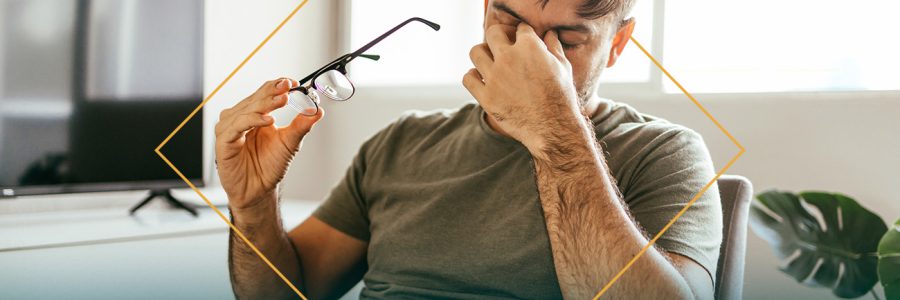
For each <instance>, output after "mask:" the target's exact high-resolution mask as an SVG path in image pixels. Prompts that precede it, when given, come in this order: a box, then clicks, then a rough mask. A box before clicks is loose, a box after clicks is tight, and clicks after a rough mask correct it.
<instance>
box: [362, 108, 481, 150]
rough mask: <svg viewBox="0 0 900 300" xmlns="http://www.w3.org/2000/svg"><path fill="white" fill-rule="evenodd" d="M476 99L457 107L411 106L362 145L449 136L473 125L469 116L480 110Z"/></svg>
mask: <svg viewBox="0 0 900 300" xmlns="http://www.w3.org/2000/svg"><path fill="white" fill-rule="evenodd" d="M477 110H478V105H477V104H476V103H466V104H464V105H462V106H460V107H457V108H445V109H434V110H408V111H405V112H404V113H403V114H401V115H400V116H399V117H398V118H397V119H395V120H394V121H392V122H391V123H390V124H388V125H387V126H386V127H384V128H382V129H381V130H380V131H378V132H377V133H376V134H375V135H374V136H372V137H371V138H370V139H369V140H368V141H367V142H366V143H365V144H364V145H363V146H364V147H365V148H382V147H387V146H390V147H396V146H399V145H409V144H412V142H415V141H416V140H420V139H422V138H424V137H427V136H434V135H442V136H446V135H448V134H451V133H452V132H454V131H457V130H459V129H460V128H462V127H464V126H471V125H472V124H471V122H469V121H470V117H471V115H472V114H473V113H477Z"/></svg>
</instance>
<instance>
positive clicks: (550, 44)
mask: <svg viewBox="0 0 900 300" xmlns="http://www.w3.org/2000/svg"><path fill="white" fill-rule="evenodd" d="M544 44H545V45H547V50H549V51H550V53H552V54H553V56H556V59H559V60H560V61H564V60H566V52H565V50H564V49H563V46H562V43H561V42H560V41H559V34H558V33H556V31H555V30H549V31H547V33H546V34H544Z"/></svg>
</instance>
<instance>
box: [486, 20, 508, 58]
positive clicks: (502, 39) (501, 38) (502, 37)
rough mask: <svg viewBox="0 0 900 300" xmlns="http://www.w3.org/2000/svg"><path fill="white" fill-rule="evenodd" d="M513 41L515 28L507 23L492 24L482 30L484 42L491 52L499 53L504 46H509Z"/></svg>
mask: <svg viewBox="0 0 900 300" xmlns="http://www.w3.org/2000/svg"><path fill="white" fill-rule="evenodd" d="M513 41H515V28H513V27H512V26H509V25H503V24H494V25H491V27H488V29H487V30H486V31H485V32H484V42H485V43H486V44H487V45H488V47H490V49H491V53H500V51H503V50H502V49H503V48H504V47H507V46H510V45H512V44H513Z"/></svg>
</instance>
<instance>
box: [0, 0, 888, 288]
mask: <svg viewBox="0 0 900 300" xmlns="http://www.w3.org/2000/svg"><path fill="white" fill-rule="evenodd" d="M4 1H9V0H4ZM299 2H300V1H286V0H271V1H266V2H265V3H261V2H249V1H237V0H216V1H206V3H205V4H204V6H203V10H204V21H203V22H204V29H203V30H204V32H203V35H202V36H203V45H204V46H203V54H204V55H203V81H202V85H203V91H204V95H209V93H211V92H212V91H213V90H215V89H216V88H217V87H218V85H219V84H220V83H221V82H222V80H224V79H225V78H226V77H227V76H228V75H229V74H230V73H231V72H232V71H233V70H234V68H235V67H236V66H237V65H238V64H239V63H241V62H242V60H243V59H244V58H245V57H246V56H247V55H248V54H249V53H250V52H251V51H253V50H254V48H255V47H256V46H257V45H258V44H259V42H260V41H262V40H263V39H264V38H265V37H266V35H268V34H269V33H270V32H271V30H272V29H273V28H274V27H276V26H277V25H278V24H279V23H280V22H281V21H282V20H283V19H284V17H285V16H287V15H288V14H289V13H290V12H291V10H293V9H294V8H295V7H296V6H297V5H298V4H299ZM27 3H28V5H27V6H28V7H31V8H30V10H29V11H28V13H31V14H42V13H48V11H52V6H56V5H58V3H57V2H56V1H28V2H27ZM49 3H52V4H49ZM42 5H44V6H42ZM47 5H49V6H50V7H49V8H48V6H47ZM482 9H483V7H482V3H481V1H451V0H440V1H438V0H431V1H413V0H386V1H362V0H339V1H310V2H308V4H307V5H306V6H305V7H304V8H303V9H301V10H300V11H299V12H298V13H297V15H296V16H294V17H293V19H291V20H290V21H289V22H287V23H286V24H285V25H284V27H283V28H282V29H281V31H280V32H279V33H278V34H276V35H275V36H274V37H272V39H271V40H270V41H269V42H268V44H266V45H265V46H264V47H263V48H262V49H260V50H259V52H258V53H257V54H256V55H255V56H254V57H253V58H252V59H251V60H250V61H248V62H247V64H246V65H244V67H243V68H242V69H241V70H240V71H239V72H237V73H236V74H235V75H234V77H232V78H231V79H230V81H229V82H228V84H226V85H224V86H223V87H221V89H219V90H218V92H217V94H216V95H215V97H213V98H212V100H211V101H210V102H209V103H207V104H206V106H205V107H204V110H203V112H202V113H203V128H204V136H203V140H204V143H203V148H204V156H205V158H204V161H203V163H204V164H203V170H206V171H205V172H204V178H205V179H206V180H207V182H208V185H210V186H211V189H215V186H216V185H217V179H216V178H215V173H214V172H212V170H213V167H212V159H211V155H210V153H212V148H211V147H212V142H213V136H212V134H210V133H211V132H212V128H213V126H214V124H215V122H216V121H217V119H218V114H219V112H220V111H221V110H222V109H224V108H227V107H230V106H232V105H234V104H236V103H237V102H238V101H240V100H241V99H243V98H244V97H246V96H247V95H249V94H251V93H252V92H253V91H255V90H256V89H257V88H258V87H259V85H260V84H262V83H263V82H264V81H266V80H271V79H274V78H277V77H279V76H288V77H292V78H295V79H299V78H300V77H303V76H305V75H307V74H308V73H310V72H312V71H314V70H315V69H316V68H318V67H320V66H321V65H323V64H325V63H327V62H329V61H331V60H332V59H334V58H335V57H337V56H339V55H342V54H344V53H347V52H350V51H352V50H354V49H356V48H357V47H359V46H361V45H363V44H364V43H366V42H368V41H369V40H371V39H373V38H374V37H376V36H378V35H379V34H381V33H382V32H384V31H386V30H387V29H389V28H390V27H392V26H394V25H396V24H398V23H399V22H401V21H403V20H405V19H407V18H409V17H412V16H418V17H423V18H426V19H429V20H431V21H434V22H436V23H439V24H440V25H441V26H442V29H441V30H440V31H439V32H434V31H432V30H431V29H429V28H427V27H426V26H419V25H420V24H411V25H410V26H407V27H405V28H403V29H402V30H400V31H399V32H397V33H396V34H395V35H393V36H391V38H389V39H386V40H385V41H383V42H382V43H380V44H379V45H378V46H376V47H375V48H373V49H372V50H371V51H369V53H375V54H380V55H381V60H380V61H378V62H372V61H368V60H356V61H354V63H353V64H351V69H350V73H349V77H350V78H351V80H353V82H354V83H355V85H356V88H357V94H356V95H355V96H354V97H353V99H351V100H350V101H347V102H334V101H328V100H324V101H323V104H322V106H323V107H324V109H325V110H326V116H325V118H324V119H323V121H322V122H321V123H320V124H318V125H317V127H316V128H315V129H314V130H313V133H312V134H311V135H309V136H308V137H307V139H306V140H305V141H304V144H303V148H302V150H301V152H300V154H299V156H298V158H297V159H296V160H295V162H294V164H293V165H292V167H291V169H290V171H289V174H288V176H287V178H286V180H285V182H284V184H283V188H284V190H283V194H284V196H285V198H286V199H292V200H288V201H289V202H290V201H298V202H303V201H307V202H309V201H311V202H315V201H320V200H321V199H323V198H324V197H325V196H326V195H327V194H328V192H329V190H330V189H331V188H332V186H333V185H334V184H335V183H336V182H337V181H338V180H339V179H340V178H341V176H343V174H344V173H345V170H346V168H347V166H348V164H349V162H350V159H351V158H352V157H353V155H355V153H356V151H357V149H358V147H359V145H360V144H361V143H362V142H363V141H364V140H366V139H367V138H368V137H370V136H371V135H372V134H374V133H375V132H377V131H378V130H379V129H381V128H383V127H384V126H386V125H387V124H388V123H390V122H391V121H392V120H394V119H395V118H397V117H398V116H399V115H400V114H401V113H402V112H404V111H407V110H412V109H419V110H431V109H439V108H454V107H458V106H460V105H462V104H463V103H465V102H467V101H472V98H471V96H470V95H469V94H468V93H467V92H466V90H465V89H464V88H463V87H462V85H461V84H460V82H461V79H462V76H463V74H464V73H465V72H466V70H468V69H469V68H470V67H471V63H470V62H469V59H468V50H469V48H471V47H472V46H473V45H475V44H477V43H479V42H480V41H481V40H482V28H481V24H482V18H483V17H482V16H483V14H482ZM897 11H900V3H898V2H896V1H876V0H863V1H854V2H846V1H831V0H828V1H813V0H792V1H787V2H785V1H775V0H760V1H732V0H727V1H712V0H686V1H678V2H669V3H666V2H665V1H663V0H638V4H637V7H636V8H635V10H634V12H633V16H634V17H635V18H636V20H637V28H636V30H635V37H636V39H637V40H638V41H640V42H641V43H642V44H643V45H644V46H645V47H647V48H648V50H650V51H651V53H652V54H653V55H654V56H655V57H656V58H658V59H660V60H661V61H662V63H663V64H664V66H665V67H666V68H667V69H668V70H669V71H670V72H671V73H672V74H673V75H674V76H675V78H676V79H678V80H679V81H680V82H681V83H682V84H683V86H684V87H685V88H686V89H687V90H688V91H690V92H692V93H693V94H694V95H695V96H696V97H697V99H698V100H699V101H700V102H701V103H703V105H704V106H705V107H706V108H707V109H708V110H709V112H710V113H711V114H712V115H714V116H715V117H716V118H717V119H718V120H719V121H720V122H721V123H722V124H723V125H724V126H725V127H726V128H727V129H728V130H729V131H730V132H731V133H732V134H733V135H734V136H735V137H736V138H737V139H738V140H739V141H740V142H741V143H742V144H743V145H744V146H745V147H746V148H747V152H746V154H745V155H744V156H743V157H741V159H740V160H738V161H737V163H736V164H734V165H733V167H731V169H729V170H728V172H727V173H728V174H737V175H742V176H746V177H747V178H749V179H750V180H751V181H752V182H753V185H754V189H755V190H756V191H757V192H760V191H764V190H768V189H774V188H777V189H786V190H793V191H800V190H824V191H833V192H841V193H844V194H847V195H850V196H852V197H854V198H856V199H857V200H858V201H859V202H860V203H861V204H862V205H864V206H865V207H868V208H869V209H871V210H872V211H874V212H875V213H876V214H878V215H880V216H881V217H882V218H883V219H884V220H885V221H886V222H889V223H893V221H894V220H895V219H897V218H898V217H900V201H898V200H897V199H900V190H898V189H897V186H898V184H900V181H898V178H900V177H898V176H897V169H898V168H900V155H897V153H898V150H900V134H898V132H900V119H898V116H900V76H897V74H896V71H895V70H898V69H900V57H898V56H897V54H896V53H900V41H898V39H896V38H893V37H892V36H895V35H896V31H897V30H898V29H900V19H898V18H896V17H895V16H894V15H893V14H894V13H895V12H897ZM8 12H9V11H2V10H0V16H2V18H3V19H6V18H8V17H9V16H7V15H4V14H5V13H8ZM25 20H26V21H27V18H25ZM23 22H25V21H23ZM30 25H35V24H30ZM0 26H12V25H11V24H8V22H0ZM3 32H4V29H3V28H2V27H0V34H2V33H3ZM38 36H40V35H38ZM44 38H46V39H47V40H50V41H52V40H53V38H54V36H53V34H52V32H46V33H45V35H44ZM165 43H166V42H161V44H160V45H157V47H159V48H160V49H165V47H166V45H165ZM0 57H3V56H2V55H0ZM4 63H6V64H9V63H10V62H3V61H2V60H0V69H3V68H2V67H3V64H4ZM11 76H15V75H14V74H3V73H0V83H4V82H9V81H8V80H6V81H4V77H6V78H9V77H11ZM603 81H604V84H603V86H602V88H601V91H600V95H601V96H603V97H606V98H610V99H613V100H616V101H620V102H624V103H627V104H629V105H632V106H634V107H635V108H637V109H638V110H639V111H641V112H644V113H648V114H652V115H656V116H659V117H662V118H665V119H668V120H670V121H672V122H675V123H680V124H683V125H686V126H688V127H690V128H692V129H694V130H696V131H698V132H700V133H701V134H702V135H703V137H704V139H705V141H706V143H707V146H708V147H709V149H710V152H711V154H712V157H713V159H714V162H715V164H716V168H717V169H719V168H722V167H724V165H725V164H726V163H727V162H728V161H729V160H730V159H731V158H732V157H733V156H734V155H735V154H736V153H737V152H738V148H737V147H735V146H734V145H733V144H732V143H731V142H730V141H729V140H728V139H727V137H726V136H725V135H724V134H723V133H722V132H720V131H719V129H718V128H717V127H716V126H715V125H714V124H713V123H712V122H711V121H710V120H709V119H707V118H706V117H705V116H704V114H703V113H702V112H701V111H700V110H699V109H698V108H697V107H696V106H695V105H694V104H693V103H691V102H690V100H689V99H688V98H687V97H685V96H684V95H683V94H682V93H681V91H680V90H678V88H677V87H675V86H674V85H673V84H672V83H671V82H670V81H669V80H668V79H667V78H665V77H664V76H663V74H662V73H661V72H660V71H659V70H658V69H657V68H656V67H655V66H653V65H652V64H651V63H650V61H649V60H648V59H647V58H646V57H645V56H644V55H643V53H641V52H639V51H638V50H637V48H636V47H634V45H628V47H627V48H626V53H625V54H623V57H622V59H621V61H620V62H619V63H618V64H617V65H616V66H615V67H613V68H611V69H608V70H606V71H605V73H604V74H603ZM2 89H3V87H2V86H0V90H2ZM188 112H189V111H185V116H186V115H187V113H188ZM294 114H295V112H293V111H289V110H288V109H283V110H280V111H277V112H276V113H275V116H276V119H277V122H278V123H280V124H286V123H287V122H289V120H290V119H291V118H292V117H293V115H294ZM187 194H190V193H187ZM210 195H212V196H210V197H211V198H214V199H211V200H214V202H219V203H221V202H223V201H224V200H225V199H223V196H222V194H221V193H219V194H216V193H215V192H211V193H210ZM16 201H19V200H16ZM19 202H25V201H24V200H22V201H19ZM129 203H130V202H129ZM304 203H305V202H304ZM15 205H16V206H14V205H13V204H8V203H3V202H0V212H4V210H6V211H7V212H9V211H17V210H19V211H20V210H22V209H23V208H21V207H26V208H24V209H25V210H34V208H32V207H29V204H15ZM42 205H45V206H49V207H51V208H50V209H49V210H60V209H64V208H65V209H68V208H70V207H71V206H72V204H42ZM31 206H33V204H32V205H31ZM43 210H47V209H43ZM0 221H2V220H0ZM296 221H297V222H299V220H296ZM215 222H221V221H219V220H215ZM292 222H293V221H292ZM294 223H296V222H294ZM211 224H212V223H211ZM217 224H218V223H217ZM748 238H749V244H748V250H747V263H746V274H745V286H744V298H746V299H832V298H835V296H833V295H832V294H831V293H830V291H829V290H827V289H812V288H807V287H803V286H801V285H799V284H798V283H796V282H794V280H793V279H792V278H790V277H788V276H787V275H785V274H782V273H781V272H779V271H778V270H777V266H778V265H779V261H778V260H777V259H776V258H775V256H774V255H773V254H772V251H771V250H770V248H769V246H768V244H766V243H765V242H764V241H763V240H761V239H759V238H758V237H757V236H756V235H755V234H753V233H750V234H749V235H748ZM215 241H216V242H215V243H216V244H215V245H217V247H224V244H223V242H224V241H222V240H221V239H216V240H215ZM222 250H224V249H222ZM192 255H198V254H197V253H194V254H190V253H187V254H182V255H180V256H181V257H182V258H181V259H185V260H188V261H190V258H191V257H193V256H192ZM216 255H217V256H216V257H217V258H216V259H217V260H218V259H221V257H222V255H221V253H218V254H216ZM172 267H173V268H174V267H175V266H172ZM226 267H227V266H226V265H224V263H223V264H222V265H220V266H217V267H216V269H213V271H215V272H216V273H215V274H213V275H210V276H213V277H215V278H217V280H220V281H221V279H225V280H227V278H223V276H227V273H225V274H219V273H222V272H227V269H226ZM213 271H211V272H213ZM136 272H138V273H137V274H141V273H139V272H140V271H136ZM160 272H163V271H160ZM151 275H152V276H165V275H160V274H156V275H153V274H150V273H147V274H146V275H145V276H146V277H148V278H150V277H151ZM226 283H227V281H226ZM3 286H4V283H3V282H0V287H3ZM185 288H188V287H185ZM195 288H196V287H195ZM212 288H215V289H218V292H219V293H221V295H230V289H227V285H226V286H225V287H222V286H219V285H213V286H212ZM882 295H883V294H882ZM867 297H868V296H867ZM176 298H182V297H176Z"/></svg>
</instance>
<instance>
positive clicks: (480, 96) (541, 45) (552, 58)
mask: <svg viewBox="0 0 900 300" xmlns="http://www.w3.org/2000/svg"><path fill="white" fill-rule="evenodd" d="M513 30H515V35H514V36H511V35H512V31H513ZM511 37H514V40H510V38H511ZM485 41H486V43H482V44H479V45H476V46H475V47H473V48H472V50H471V52H470V53H469V56H470V58H471V59H472V63H473V64H474V65H475V68H473V69H471V70H469V72H468V73H466V75H465V76H464V77H463V85H464V86H465V87H466V89H468V90H469V93H471V94H472V96H473V97H475V99H476V100H477V101H478V102H479V103H480V104H481V106H482V107H483V108H484V110H485V111H486V112H487V113H488V114H489V115H490V117H491V118H493V119H494V121H495V122H496V124H497V125H498V126H499V127H500V129H502V130H503V131H505V132H506V133H507V134H509V135H510V136H511V137H512V138H514V139H516V140H518V141H519V142H521V143H522V144H523V145H525V147H527V148H528V149H529V150H531V151H532V152H534V151H535V150H540V149H542V148H543V147H544V146H546V143H547V142H548V140H550V139H552V138H553V137H557V136H559V134H560V133H561V132H560V131H561V130H562V131H572V130H578V129H576V128H577V124H579V120H580V119H583V116H582V114H581V107H580V106H579V104H578V99H577V92H576V89H575V84H574V81H573V79H572V65H571V64H570V63H569V61H568V60H567V59H566V56H565V52H564V50H563V47H562V44H561V43H560V41H559V37H558V35H557V33H556V31H553V30H550V31H548V32H547V33H546V34H545V35H544V38H543V41H542V40H541V38H540V37H539V36H538V35H537V33H535V31H534V29H533V28H532V27H531V26H529V25H527V24H525V23H519V26H518V28H514V27H512V26H508V25H499V24H498V25H492V26H491V27H489V28H488V29H487V30H486V31H485ZM573 125H574V126H573Z"/></svg>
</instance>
